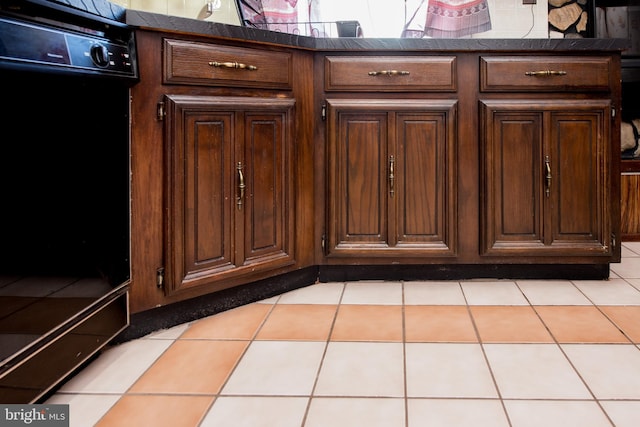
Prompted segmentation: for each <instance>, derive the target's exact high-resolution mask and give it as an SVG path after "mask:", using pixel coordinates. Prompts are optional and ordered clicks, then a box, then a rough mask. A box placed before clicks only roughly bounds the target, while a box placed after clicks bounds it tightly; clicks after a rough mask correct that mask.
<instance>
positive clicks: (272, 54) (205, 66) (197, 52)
mask: <svg viewBox="0 0 640 427" xmlns="http://www.w3.org/2000/svg"><path fill="white" fill-rule="evenodd" d="M291 67H292V65H291V54H290V53H287V52H277V51H269V52H266V51H264V50H257V49H250V48H241V47H229V46H218V45H211V44H207V43H196V42H185V41H179V40H169V39H165V40H164V70H163V83H165V84H173V83H175V84H191V85H204V86H240V87H260V88H274V89H289V88H291V80H292V71H291Z"/></svg>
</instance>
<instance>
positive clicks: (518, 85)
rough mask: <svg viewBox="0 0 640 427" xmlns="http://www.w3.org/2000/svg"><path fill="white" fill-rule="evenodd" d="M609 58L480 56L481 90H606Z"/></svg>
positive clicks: (609, 66)
mask: <svg viewBox="0 0 640 427" xmlns="http://www.w3.org/2000/svg"><path fill="white" fill-rule="evenodd" d="M611 66H612V64H611V58H609V57H606V56H602V57H593V56H573V57H566V56H564V57H554V56H527V57H522V56H501V57H482V58H480V90H481V91H483V92H492V91H493V92H523V91H525V92H528V91H576V90H599V91H607V90H609V72H610V68H611Z"/></svg>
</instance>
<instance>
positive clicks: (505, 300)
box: [461, 280, 529, 305]
mask: <svg viewBox="0 0 640 427" xmlns="http://www.w3.org/2000/svg"><path fill="white" fill-rule="evenodd" d="M461 285H462V291H463V292H464V296H465V298H466V300H467V303H468V304H469V305H529V302H528V301H527V300H526V298H525V297H524V295H523V294H522V292H521V291H520V288H518V286H517V285H516V283H515V282H512V281H509V280H505V281H471V282H461Z"/></svg>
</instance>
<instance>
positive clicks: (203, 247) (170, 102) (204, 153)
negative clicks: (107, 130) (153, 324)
mask: <svg viewBox="0 0 640 427" xmlns="http://www.w3.org/2000/svg"><path fill="white" fill-rule="evenodd" d="M216 101H217V100H215V99H210V98H206V97H185V96H167V97H166V103H167V117H166V118H165V125H166V132H167V138H166V139H167V150H166V163H167V171H168V173H167V177H166V180H167V185H166V194H165V203H166V216H167V218H166V235H165V261H166V266H165V282H166V287H165V288H166V291H167V292H168V293H172V292H175V291H178V290H180V289H184V288H188V287H191V286H197V285H198V284H200V283H202V282H203V280H204V278H205V277H206V276H207V275H210V274H213V273H215V272H221V271H226V270H230V269H232V268H234V267H235V264H236V261H235V256H234V251H235V248H234V241H235V231H234V230H235V216H234V210H233V208H234V205H233V203H231V202H230V201H231V199H232V195H233V194H234V193H233V179H232V178H233V176H234V175H233V168H232V167H233V163H232V161H233V158H234V154H233V150H234V141H235V139H236V134H235V133H236V112H235V111H233V109H228V110H225V109H224V108H220V105H219V104H218V103H217V102H216Z"/></svg>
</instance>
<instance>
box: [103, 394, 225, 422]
mask: <svg viewBox="0 0 640 427" xmlns="http://www.w3.org/2000/svg"><path fill="white" fill-rule="evenodd" d="M213 399H214V398H213V397H212V396H163V395H142V396H136V395H133V396H131V395H126V396H123V397H122V398H121V399H120V400H119V401H118V402H117V403H116V404H115V405H114V407H113V408H112V409H111V410H110V411H109V412H108V413H107V414H106V415H105V416H104V417H103V418H102V419H101V420H100V421H99V422H98V423H97V424H96V427H114V426H118V427H129V426H154V427H193V426H196V425H198V423H199V422H200V420H202V417H203V416H204V415H205V413H206V412H207V409H209V406H210V405H211V402H212V401H213Z"/></svg>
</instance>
